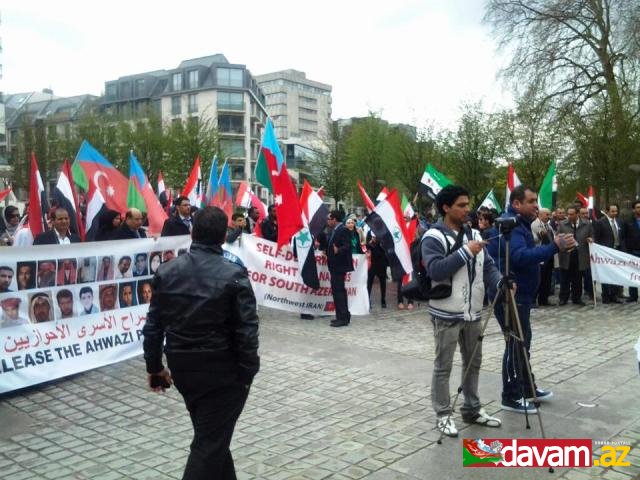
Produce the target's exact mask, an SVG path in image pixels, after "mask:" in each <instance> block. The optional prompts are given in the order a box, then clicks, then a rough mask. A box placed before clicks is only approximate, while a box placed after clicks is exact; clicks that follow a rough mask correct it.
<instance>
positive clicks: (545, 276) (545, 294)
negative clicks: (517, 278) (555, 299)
mask: <svg viewBox="0 0 640 480" xmlns="http://www.w3.org/2000/svg"><path fill="white" fill-rule="evenodd" d="M552 280H553V257H551V258H550V259H548V260H547V261H546V262H544V264H543V265H542V268H541V269H540V286H539V287H538V305H548V304H549V295H551V281H552Z"/></svg>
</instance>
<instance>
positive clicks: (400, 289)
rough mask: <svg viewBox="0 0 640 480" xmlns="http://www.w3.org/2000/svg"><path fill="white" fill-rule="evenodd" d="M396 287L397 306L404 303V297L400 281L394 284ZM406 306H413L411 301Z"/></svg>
mask: <svg viewBox="0 0 640 480" xmlns="http://www.w3.org/2000/svg"><path fill="white" fill-rule="evenodd" d="M396 287H397V289H398V305H400V304H401V303H404V295H402V280H398V281H397V282H396ZM407 300H409V299H407ZM407 305H413V300H409V301H408V302H407Z"/></svg>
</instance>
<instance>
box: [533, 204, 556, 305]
mask: <svg viewBox="0 0 640 480" xmlns="http://www.w3.org/2000/svg"><path fill="white" fill-rule="evenodd" d="M550 219H551V211H550V210H549V209H548V208H541V209H540V211H539V212H538V218H537V219H535V220H534V221H533V223H531V233H532V234H533V239H534V241H535V244H536V247H539V246H540V245H548V244H549V243H551V242H553V237H554V232H553V230H552V229H551V226H550V225H549V223H550ZM554 262H555V255H554V256H553V257H550V258H547V259H546V260H545V261H544V262H540V285H538V306H549V305H555V304H554V303H549V296H550V295H551V284H552V280H553V266H554Z"/></svg>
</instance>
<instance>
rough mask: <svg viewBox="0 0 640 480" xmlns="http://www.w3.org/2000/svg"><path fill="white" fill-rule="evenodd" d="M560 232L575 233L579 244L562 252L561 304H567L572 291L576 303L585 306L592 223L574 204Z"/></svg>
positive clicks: (574, 235)
mask: <svg viewBox="0 0 640 480" xmlns="http://www.w3.org/2000/svg"><path fill="white" fill-rule="evenodd" d="M558 233H568V234H570V235H573V238H574V239H575V240H576V243H577V244H578V246H577V247H576V248H574V249H573V250H571V251H564V252H560V253H559V254H558V255H559V257H560V305H566V304H567V301H568V300H569V293H570V292H571V301H572V302H573V304H574V305H582V306H584V304H585V303H584V302H583V301H582V277H583V274H582V272H584V271H585V270H586V269H587V268H589V242H591V240H592V237H593V230H592V228H591V224H590V223H586V222H584V221H582V220H581V219H580V217H579V216H578V209H577V208H576V207H574V206H571V207H568V208H567V219H566V220H565V221H564V222H561V223H560V224H559V225H558Z"/></svg>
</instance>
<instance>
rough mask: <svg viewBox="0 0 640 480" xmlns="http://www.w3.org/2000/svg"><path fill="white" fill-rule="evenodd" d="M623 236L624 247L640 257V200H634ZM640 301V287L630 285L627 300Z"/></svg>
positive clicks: (623, 229)
mask: <svg viewBox="0 0 640 480" xmlns="http://www.w3.org/2000/svg"><path fill="white" fill-rule="evenodd" d="M622 238H623V239H624V249H625V251H626V252H627V253H629V254H630V255H634V256H636V257H640V200H636V201H635V202H633V213H632V214H631V218H629V219H627V221H626V222H624V224H623V225H622ZM637 301H638V289H637V288H635V287H629V298H628V299H627V302H629V303H635V302H637Z"/></svg>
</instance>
